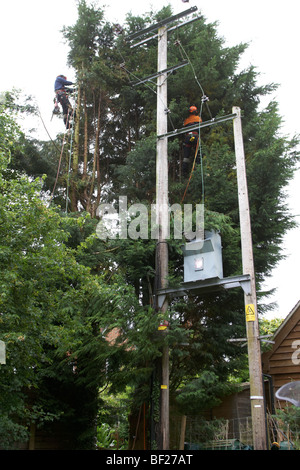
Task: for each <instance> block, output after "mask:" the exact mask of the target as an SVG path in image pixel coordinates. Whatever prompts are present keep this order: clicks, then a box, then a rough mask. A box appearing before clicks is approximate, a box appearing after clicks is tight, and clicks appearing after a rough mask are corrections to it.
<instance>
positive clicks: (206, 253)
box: [183, 231, 223, 282]
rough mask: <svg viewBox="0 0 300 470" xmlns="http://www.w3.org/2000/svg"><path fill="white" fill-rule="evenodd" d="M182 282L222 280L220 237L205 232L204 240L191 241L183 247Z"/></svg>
mask: <svg viewBox="0 0 300 470" xmlns="http://www.w3.org/2000/svg"><path fill="white" fill-rule="evenodd" d="M183 254H184V282H191V281H199V280H204V279H211V278H219V279H222V278H223V263H222V245H221V237H220V235H219V234H218V233H217V232H214V231H211V232H209V231H205V235H204V240H199V239H198V240H197V239H195V240H193V241H191V242H189V243H186V245H184V247H183Z"/></svg>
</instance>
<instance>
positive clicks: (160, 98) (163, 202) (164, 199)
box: [156, 26, 169, 450]
mask: <svg viewBox="0 0 300 470" xmlns="http://www.w3.org/2000/svg"><path fill="white" fill-rule="evenodd" d="M157 69H158V70H157V72H158V78H157V135H161V134H166V133H167V130H168V117H167V73H160V72H162V71H163V70H166V69H167V28H166V26H162V27H161V28H159V30H158V59H157ZM168 211H169V197H168V138H167V137H162V138H158V139H157V146H156V223H157V227H158V241H157V247H156V260H157V266H156V276H157V288H158V289H163V288H166V287H167V283H168V262H169V254H168V243H167V237H168V220H169V217H168ZM167 309H168V301H167V297H166V296H165V297H164V298H163V302H162V305H160V311H161V312H162V313H165V312H166V311H167ZM162 334H165V332H162ZM160 387H161V390H160V394H161V396H160V440H161V446H162V449H163V450H168V449H169V348H168V347H167V346H164V347H163V351H162V358H161V385H160Z"/></svg>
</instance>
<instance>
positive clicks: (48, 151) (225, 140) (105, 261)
mask: <svg viewBox="0 0 300 470" xmlns="http://www.w3.org/2000/svg"><path fill="white" fill-rule="evenodd" d="M171 15H172V11H171V7H170V6H168V7H164V8H162V9H161V11H159V12H153V11H150V12H148V13H146V14H145V15H143V16H141V17H135V16H133V15H131V14H129V15H127V18H126V21H125V24H124V25H123V31H121V32H120V31H118V32H116V27H115V25H111V24H110V23H108V22H106V21H105V15H104V10H103V9H102V8H99V7H98V6H97V5H96V4H94V3H93V4H88V2H87V1H85V0H80V1H79V2H78V19H77V21H76V23H75V25H74V26H71V27H66V28H64V29H63V36H64V38H65V39H66V41H67V43H68V45H69V47H70V51H69V55H68V61H69V65H71V66H72V67H73V68H74V70H75V73H76V76H77V89H78V96H79V101H78V109H77V119H78V121H77V122H78V127H76V132H77V134H76V145H75V144H74V148H73V152H72V158H73V162H72V163H73V165H72V170H71V173H70V174H67V171H68V160H67V156H66V154H63V158H62V161H61V173H60V176H59V178H58V181H57V187H56V191H55V194H54V198H53V200H52V203H53V206H52V207H51V208H48V207H46V205H45V204H44V202H43V199H42V198H41V195H44V192H45V191H48V192H49V191H50V192H51V191H52V189H53V187H54V182H55V178H56V174H57V167H58V162H59V158H60V148H61V145H62V136H58V138H57V141H56V142H51V143H50V142H43V143H42V142H36V141H32V140H30V139H28V138H27V137H26V136H24V135H23V134H22V132H21V131H20V129H19V127H18V126H17V125H16V122H15V112H16V111H19V110H22V111H23V110H25V111H30V112H32V111H33V110H32V109H28V107H27V106H28V103H26V105H24V107H23V108H22V107H20V105H18V106H17V105H16V102H17V100H16V96H15V95H14V93H12V94H6V96H5V99H4V98H3V99H1V103H0V109H1V113H0V167H1V174H0V236H1V238H0V239H1V242H0V268H1V269H0V293H1V300H0V312H1V316H0V336H1V339H3V340H4V341H5V342H6V343H7V354H8V358H7V365H6V366H5V367H4V366H3V367H1V369H0V376H1V381H0V387H1V395H0V397H1V398H0V400H1V412H2V421H1V431H0V433H2V434H1V436H9V437H5V439H6V441H4V437H3V442H7V445H9V444H8V443H9V442H10V443H11V442H13V441H15V440H16V439H21V438H24V435H25V434H26V433H27V430H28V425H29V423H30V421H31V420H36V422H38V423H39V424H41V425H42V424H45V422H46V420H48V419H49V420H50V419H52V420H60V422H61V423H63V424H66V425H68V426H69V428H73V429H74V436H76V438H75V437H74V443H73V445H74V446H77V448H89V446H91V443H92V442H93V433H94V429H93V426H91V423H94V418H95V416H96V415H97V414H98V407H99V406H100V404H101V403H102V405H103V406H105V404H106V403H107V402H108V396H106V397H105V398H104V396H102V397H99V396H98V390H99V389H101V390H102V389H103V388H105V389H106V390H107V392H108V393H110V394H117V393H121V392H123V391H124V390H126V389H127V387H128V385H130V393H129V394H128V397H127V398H128V400H129V404H130V405H131V406H132V408H133V409H134V408H138V407H139V406H140V405H141V403H143V402H144V401H147V400H149V399H150V396H151V387H150V384H151V381H154V382H155V381H157V380H158V378H157V377H156V376H154V375H153V374H154V372H155V369H156V361H157V360H159V358H160V354H161V348H162V345H163V344H165V342H166V343H167V344H168V346H169V347H170V387H171V390H172V393H174V394H176V391H177V390H179V391H180V393H179V394H178V403H180V406H181V407H182V409H184V411H185V412H187V411H189V412H191V413H193V412H196V411H197V412H198V411H199V410H200V408H201V407H203V406H204V407H206V408H209V407H211V406H214V405H216V404H217V403H218V400H219V399H220V398H221V397H222V396H224V394H225V393H229V392H230V391H231V387H227V386H226V385H225V383H226V382H227V381H229V380H231V381H232V382H238V381H241V380H243V379H246V378H247V370H246V366H245V361H246V357H245V354H244V353H243V352H242V351H241V350H240V348H238V347H237V346H236V345H235V344H233V343H230V342H228V341H227V340H228V339H229V338H234V337H243V336H245V320H244V304H243V294H242V292H240V291H237V290H235V289H233V290H232V291H231V292H227V291H224V292H218V293H217V294H209V293H208V294H206V295H204V296H201V297H200V296H194V297H188V296H187V297H184V298H182V299H174V300H173V301H172V302H170V309H169V311H168V312H167V314H166V315H165V316H164V318H162V319H161V318H159V316H158V314H157V312H156V311H155V310H154V309H153V293H154V292H155V285H156V284H155V269H156V267H155V262H156V259H155V250H156V241H155V240H150V239H149V240H144V239H138V240H131V239H130V238H128V239H126V240H121V239H115V240H100V239H99V238H97V236H96V226H97V223H98V219H97V217H96V209H97V205H98V204H99V203H100V202H115V201H116V200H117V197H118V196H119V195H126V196H127V198H128V203H129V204H133V203H135V202H142V203H144V204H145V205H146V207H149V208H150V205H151V204H152V203H153V202H155V192H156V170H155V164H156V148H155V137H154V136H155V133H156V94H155V85H154V84H152V83H147V84H143V85H139V86H132V84H133V82H134V83H135V82H137V81H138V80H139V79H140V78H144V77H145V76H148V75H150V74H152V73H154V71H155V70H156V63H157V57H156V55H157V44H156V42H155V41H149V42H147V43H146V44H144V45H143V46H142V47H138V48H135V50H134V53H132V49H131V48H130V44H129V43H128V41H126V36H128V35H129V34H131V33H133V32H135V31H138V30H140V29H141V28H145V27H147V26H149V25H150V24H153V23H154V22H156V21H158V20H160V19H162V18H166V17H168V16H171ZM121 29H122V28H121ZM246 47H247V45H245V44H239V45H237V46H235V47H230V48H228V47H225V46H224V40H223V39H222V38H220V37H219V36H218V34H217V29H216V25H215V24H209V23H207V22H206V20H205V18H204V17H201V18H200V19H199V20H198V21H195V22H193V23H190V24H189V25H186V26H183V27H181V28H178V30H177V31H176V32H174V33H173V35H172V37H171V39H170V40H169V45H168V58H169V62H170V64H171V63H172V64H176V63H178V62H181V61H182V59H187V58H188V59H189V62H190V63H189V65H188V66H186V67H182V68H181V69H179V70H178V71H177V72H176V74H175V73H174V74H172V75H169V77H168V108H169V111H170V113H169V114H168V117H169V128H170V130H171V129H172V128H173V129H177V128H181V127H182V123H183V120H184V118H185V117H186V111H187V109H188V107H189V105H190V104H195V105H196V106H198V108H199V109H200V107H201V97H202V90H201V89H200V87H199V83H201V87H202V88H203V90H204V92H205V94H206V95H207V96H208V97H209V102H208V103H207V106H203V110H202V118H203V120H208V119H211V117H218V116H222V115H224V114H229V113H231V111H232V106H233V105H235V106H240V108H241V109H242V112H243V136H244V144H245V151H246V160H247V161H246V164H247V176H248V186H249V196H250V205H251V218H252V220H251V222H252V231H253V243H254V255H255V269H256V276H257V288H258V291H259V289H260V285H261V283H262V281H263V280H264V277H265V276H266V275H268V274H269V273H270V272H271V270H272V268H273V267H274V266H275V265H276V263H277V262H278V260H279V259H281V257H282V253H281V242H282V239H283V236H284V234H285V233H286V231H287V230H288V229H290V228H291V227H292V226H293V224H294V222H293V220H292V218H291V216H290V214H289V211H288V209H287V207H286V201H285V191H284V190H285V188H286V185H287V184H288V182H289V181H290V179H291V178H292V176H293V172H294V169H295V162H296V158H297V156H298V155H297V153H296V150H295V149H296V145H297V142H298V141H297V138H292V139H288V138H286V137H282V136H281V135H280V125H281V118H280V116H279V115H278V107H277V104H276V103H274V102H272V103H270V104H269V105H268V106H267V108H266V109H265V110H262V111H260V110H259V107H258V105H259V103H260V98H261V96H265V95H267V94H268V93H269V92H271V91H273V90H274V89H275V88H276V86H275V85H274V84H270V85H265V86H258V84H257V72H256V69H255V68H254V67H252V66H251V67H249V68H248V69H246V70H244V71H242V72H239V71H238V65H239V60H240V57H241V55H242V54H243V52H244V51H245V49H246ZM196 77H198V78H197V80H198V81H197V80H196ZM21 108H22V109H21ZM53 144H54V145H53ZM233 144H234V143H233V132H232V123H228V122H227V123H223V124H220V125H214V126H210V127H206V128H203V130H201V157H202V165H198V164H197V165H196V168H195V171H194V173H193V175H192V178H191V181H190V184H189V187H188V190H187V192H186V196H185V199H184V203H191V204H196V203H199V202H204V204H205V227H206V228H207V229H214V230H217V231H219V232H220V234H221V237H222V247H223V270H224V276H231V275H235V274H240V273H241V254H240V234H239V213H238V198H237V182H236V168H235V154H234V145H233ZM168 150H169V196H170V204H174V203H179V204H180V203H182V197H183V194H184V192H185V189H186V183H187V182H186V180H184V179H183V178H182V175H181V169H180V167H181V161H182V142H181V138H172V139H169V149H168ZM16 170H17V171H16ZM45 173H46V176H43V175H44V174H45ZM29 177H30V178H29ZM67 177H70V181H71V183H72V184H71V189H72V191H71V197H72V212H71V213H69V214H65V213H64V214H63V213H61V212H60V209H59V208H57V206H58V204H61V205H62V207H65V197H66V192H65V188H66V181H67ZM202 195H204V201H202ZM172 223H173V222H172ZM183 242H184V240H173V239H171V240H170V241H169V274H170V276H169V282H170V284H172V285H174V286H176V285H177V284H178V283H179V282H181V280H182V274H183V267H182V263H183V260H182V251H181V247H180V245H181V243H183ZM160 320H167V321H169V323H170V327H169V330H168V335H166V336H161V335H159V333H158V331H157V327H158V323H159V321H160ZM266 327H267V329H268V331H269V326H268V325H267V326H266V325H265V324H263V325H262V328H263V329H265V328H266ZM116 332H117V333H118V334H117V336H116V338H115V340H114V341H108V338H109V335H110V334H113V333H116ZM29 391H30V399H31V400H33V402H34V403H33V406H31V405H30V406H29V400H28V395H29ZM152 392H153V394H155V391H154V389H153V390H152ZM152 398H153V397H152ZM102 399H103V401H101V400H102ZM99 400H100V401H99ZM156 402H157V397H156ZM30 403H31V402H30ZM185 407H186V408H185ZM37 410H38V412H37ZM15 416H17V418H18V420H16V419H15ZM99 420H102V422H103V423H109V425H110V427H111V428H113V427H114V423H111V422H108V420H107V416H103V415H101V413H100V415H99ZM21 421H22V423H24V425H23V424H22V425H20V424H19V423H20V422H21ZM99 426H101V422H99ZM101 429H102V428H101V427H99V432H100V430H101ZM6 432H7V433H6ZM5 433H6V434H5ZM107 437H108V436H107V435H106V433H105V432H104V435H103V436H102V438H101V439H102V440H105V439H106V438H107ZM5 445H6V444H5Z"/></svg>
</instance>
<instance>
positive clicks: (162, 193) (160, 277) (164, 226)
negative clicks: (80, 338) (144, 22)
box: [128, 7, 199, 450]
mask: <svg viewBox="0 0 300 470" xmlns="http://www.w3.org/2000/svg"><path fill="white" fill-rule="evenodd" d="M197 9H198V8H197V7H192V8H189V9H188V10H185V11H183V12H181V13H178V14H176V15H174V16H171V17H169V18H166V19H164V20H161V21H159V22H158V23H157V24H156V25H152V26H149V27H148V28H145V29H144V30H142V31H138V32H136V33H133V34H131V35H130V36H129V37H128V40H129V41H131V40H132V39H136V38H138V37H141V36H144V35H147V37H146V38H145V39H143V40H142V41H141V42H139V43H137V44H134V45H132V46H131V47H136V46H138V45H140V44H143V43H145V42H147V41H149V40H152V39H154V38H155V37H158V51H157V56H158V58H157V144H156V225H157V228H158V236H157V246H156V283H155V284H156V292H155V299H156V308H157V309H158V310H159V311H160V312H161V313H163V314H164V313H166V312H167V310H168V299H167V296H166V295H160V294H159V292H158V291H159V290H161V289H165V288H166V287H167V286H168V263H169V253H168V242H167V238H168V236H169V197H168V136H167V131H168V116H167V114H168V105H167V103H168V102H167V98H168V96H167V95H168V94H167V78H168V73H169V72H171V71H173V70H175V69H176V68H179V67H182V66H185V65H187V64H188V62H187V61H185V62H184V63H181V64H177V65H175V66H173V67H170V68H169V69H167V31H168V29H167V25H169V24H170V23H174V22H177V20H179V19H180V18H183V17H185V16H187V15H190V14H192V13H194V12H195V11H196V10H197ZM197 19H199V18H193V19H191V20H190V21H187V23H188V22H192V21H196V20H197ZM184 24H186V23H183V24H177V25H176V26H173V27H170V28H169V31H172V30H175V29H177V27H179V26H183V25H184ZM154 30H156V31H158V33H157V34H155V35H154V36H150V37H149V36H148V33H151V32H152V31H154ZM154 76H156V74H155V75H151V76H150V77H146V78H145V79H143V80H142V81H139V82H138V83H137V84H136V85H139V84H141V83H144V82H145V81H147V80H149V79H153V78H154ZM160 334H164V335H165V334H167V329H164V330H163V331H160ZM158 369H159V371H160V420H159V429H158V433H156V441H157V445H158V447H159V448H161V449H162V450H168V449H169V447H170V436H169V435H170V429H169V348H168V347H167V346H164V347H163V350H162V357H161V359H160V364H159V367H158ZM158 434H159V435H158Z"/></svg>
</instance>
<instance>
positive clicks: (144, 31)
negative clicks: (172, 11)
mask: <svg viewBox="0 0 300 470" xmlns="http://www.w3.org/2000/svg"><path fill="white" fill-rule="evenodd" d="M197 10H198V7H192V8H189V9H188V10H185V11H182V12H181V13H178V14H177V15H173V16H170V17H169V18H166V19H164V20H161V21H159V22H158V23H156V24H154V25H151V26H148V28H145V29H142V30H141V31H137V32H136V33H132V34H130V35H129V36H128V37H127V38H126V40H127V41H131V40H132V39H135V38H138V37H140V36H143V35H144V34H147V33H150V32H151V31H154V30H155V29H159V28H161V27H162V26H165V25H166V24H168V23H171V22H172V21H176V20H178V19H180V18H182V17H184V16H187V15H190V14H191V13H194V12H195V11H197Z"/></svg>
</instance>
